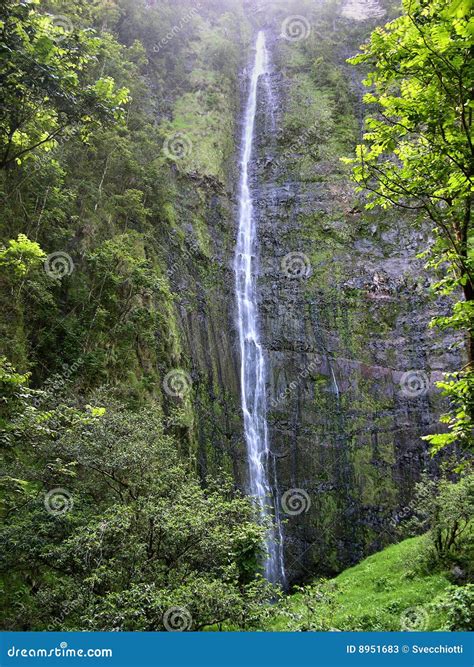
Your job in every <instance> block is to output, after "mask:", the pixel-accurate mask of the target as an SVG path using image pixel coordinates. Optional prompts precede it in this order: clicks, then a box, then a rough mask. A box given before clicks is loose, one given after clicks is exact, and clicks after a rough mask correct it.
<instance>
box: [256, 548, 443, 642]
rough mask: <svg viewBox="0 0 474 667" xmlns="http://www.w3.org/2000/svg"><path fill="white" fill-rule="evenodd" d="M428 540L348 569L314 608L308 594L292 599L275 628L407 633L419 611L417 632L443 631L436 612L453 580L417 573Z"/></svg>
mask: <svg viewBox="0 0 474 667" xmlns="http://www.w3.org/2000/svg"><path fill="white" fill-rule="evenodd" d="M423 540H424V538H423V537H415V538H411V539H408V540H404V541H403V542H401V543H400V544H395V545H393V546H390V547H388V548H387V549H384V550H383V551H381V552H379V553H376V554H373V555H372V556H369V558H366V559H365V560H364V561H362V562H361V563H359V564H358V565H356V566H354V567H351V568H350V569H348V570H345V571H344V572H342V573H341V574H340V575H339V576H338V577H336V578H335V579H333V580H332V581H330V582H327V583H326V584H323V585H322V586H321V588H320V589H318V590H319V591H320V592H319V594H317V595H316V596H313V597H312V602H311V609H309V608H308V605H307V604H306V601H307V599H308V598H307V596H306V595H305V594H303V593H297V594H295V595H293V596H291V597H290V598H288V600H287V601H286V602H285V604H284V609H282V613H281V614H279V615H278V616H277V618H276V619H274V620H273V622H272V623H271V626H270V627H269V629H271V630H289V629H293V627H288V626H289V624H290V625H292V624H293V623H294V622H295V620H296V622H297V623H300V624H301V623H303V625H305V626H306V625H308V629H319V628H318V627H315V626H318V625H321V628H320V629H325V628H326V627H327V628H337V629H340V630H369V629H370V630H401V629H403V624H404V616H403V614H404V612H406V610H407V609H413V608H416V609H415V610H414V612H415V614H418V616H417V618H419V619H420V620H419V621H417V622H418V623H419V624H420V627H418V626H417V627H414V628H413V629H419V630H440V629H442V626H443V621H444V618H443V614H442V613H440V611H439V610H438V609H436V599H437V598H438V597H439V596H440V594H442V593H443V592H444V591H445V589H446V588H447V586H449V581H448V579H447V578H446V576H445V574H444V573H432V574H429V575H427V576H421V575H419V574H415V573H414V572H413V569H412V568H413V566H414V564H415V562H416V560H417V557H418V556H419V554H420V553H421V551H422V545H423ZM421 626H422V627H421Z"/></svg>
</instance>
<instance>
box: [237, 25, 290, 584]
mask: <svg viewBox="0 0 474 667" xmlns="http://www.w3.org/2000/svg"><path fill="white" fill-rule="evenodd" d="M267 73H268V52H267V49H266V45H265V34H264V32H263V31H260V32H259V33H258V37H257V43H256V53H255V61H254V65H253V68H252V72H251V79H250V89H249V94H248V100H247V105H246V108H245V116H244V126H243V133H242V146H241V151H242V156H241V162H240V198H239V229H238V237H237V245H236V253H235V264H234V270H235V280H236V296H237V316H238V330H239V341H240V354H241V366H240V383H241V396H242V410H243V415H244V430H245V442H246V445H247V456H248V464H249V487H250V488H249V491H250V494H251V495H252V496H253V497H254V498H255V500H256V503H257V507H258V512H259V515H260V516H259V518H260V520H261V521H262V522H263V523H267V524H269V528H268V530H267V533H266V540H265V542H266V545H265V546H266V557H265V564H264V567H265V576H266V578H267V579H268V580H269V581H271V582H273V583H281V584H283V585H284V583H285V570H284V563H283V545H282V538H283V535H282V525H281V521H280V516H279V498H278V486H277V484H276V474H275V465H274V460H272V457H271V454H270V448H269V441H268V425H267V418H266V412H267V404H266V394H265V375H266V373H265V358H264V354H263V350H262V345H261V342H260V336H259V328H258V314H257V293H256V277H255V273H256V266H255V263H256V242H257V239H256V222H255V218H254V214H253V202H252V195H251V193H250V186H249V166H250V160H251V157H252V148H253V140H254V130H255V115H256V111H257V91H258V82H259V79H260V77H261V76H264V75H266V74H267Z"/></svg>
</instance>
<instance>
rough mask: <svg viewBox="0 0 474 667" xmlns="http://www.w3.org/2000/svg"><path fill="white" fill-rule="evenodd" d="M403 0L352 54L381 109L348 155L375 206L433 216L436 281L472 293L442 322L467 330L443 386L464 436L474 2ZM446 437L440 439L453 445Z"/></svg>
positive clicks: (472, 313) (470, 342)
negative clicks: (454, 370) (459, 365)
mask: <svg viewBox="0 0 474 667" xmlns="http://www.w3.org/2000/svg"><path fill="white" fill-rule="evenodd" d="M403 8H404V13H403V15H402V16H401V17H399V18H397V19H395V20H394V21H392V22H390V23H388V24H387V25H385V26H384V27H378V28H376V29H375V31H374V32H373V33H372V35H371V39H370V41H369V42H368V43H367V44H365V45H364V46H363V47H362V53H361V54H359V55H357V56H356V57H354V58H352V59H351V60H350V62H351V63H353V64H361V63H365V64H368V65H370V66H371V67H373V68H374V69H373V71H372V72H371V73H370V74H369V75H368V77H367V79H366V81H365V84H366V86H368V87H370V89H371V90H370V92H369V93H368V94H367V95H366V96H365V102H366V103H367V104H369V105H374V106H376V111H375V112H374V113H373V114H372V115H370V116H369V117H368V118H367V120H366V125H367V129H368V131H367V132H366V133H365V134H364V137H363V143H362V144H360V145H359V146H357V149H356V157H355V158H354V159H350V160H346V162H349V163H352V164H353V165H354V171H353V174H354V179H355V181H356V182H357V183H358V185H359V190H365V191H366V192H367V197H368V203H367V208H373V207H375V206H377V205H379V206H381V207H383V208H390V207H397V208H400V209H405V210H407V211H411V212H414V213H416V214H419V215H415V216H414V220H415V221H416V222H415V224H417V223H418V222H419V221H420V219H425V220H426V218H428V219H429V220H430V221H431V222H432V223H434V233H435V242H434V244H433V245H432V246H431V248H429V249H428V251H427V253H426V254H427V255H428V256H429V258H430V261H429V264H430V266H431V267H432V268H435V269H438V270H439V269H441V270H442V271H443V272H444V275H443V277H442V279H441V280H440V281H439V282H438V283H437V285H436V288H437V289H438V290H439V291H440V292H442V293H444V294H447V293H453V292H454V293H456V292H457V291H458V290H459V289H460V288H461V289H462V291H463V293H464V300H463V301H460V302H458V303H457V304H456V305H455V307H454V310H453V313H452V315H451V316H450V317H442V318H437V319H436V320H435V324H437V325H440V326H442V327H454V328H456V329H459V330H464V331H465V332H467V353H468V365H467V367H466V368H465V369H463V371H462V372H461V373H459V374H458V375H457V376H456V377H454V378H453V382H452V383H445V386H444V387H443V388H444V389H445V391H446V392H447V394H448V395H449V396H451V397H452V398H453V403H454V404H455V410H456V413H457V415H459V419H458V417H457V416H456V415H455V416H454V418H453V419H450V418H449V417H448V418H445V421H448V422H449V423H450V427H451V429H452V431H453V432H454V431H457V436H456V438H458V436H461V440H467V439H469V438H470V437H472V425H473V423H472V419H473V409H472V408H473V401H472V397H471V396H470V392H468V393H467V394H466V391H465V390H466V388H467V389H469V390H471V389H472V384H473V383H472V379H471V374H472V372H473V363H474V335H473V322H474V257H473V246H472V244H473V240H474V239H473V221H472V185H473V182H472V178H473V169H474V148H473V139H472V136H471V127H472V110H473V106H474V105H473V101H472V90H473V85H474V63H473V60H472V46H473V41H474V40H473V37H472V30H471V28H472V17H471V13H470V12H471V10H470V3H469V2H466V1H465V0H435V1H431V0H430V1H429V2H428V1H427V0H404V2H403ZM458 381H459V382H462V383H463V386H462V387H459V385H458V384H457V383H458ZM448 384H449V385H450V386H448ZM466 420H467V423H465V422H466ZM437 437H438V442H437V443H436V445H437V446H443V445H444V444H447V442H448V440H446V441H443V442H440V441H439V438H440V437H441V436H437ZM451 440H452V438H451Z"/></svg>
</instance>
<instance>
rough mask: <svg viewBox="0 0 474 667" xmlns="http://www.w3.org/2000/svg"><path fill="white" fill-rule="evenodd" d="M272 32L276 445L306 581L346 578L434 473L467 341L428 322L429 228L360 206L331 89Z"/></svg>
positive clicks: (266, 133)
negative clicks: (446, 404) (449, 373)
mask: <svg viewBox="0 0 474 667" xmlns="http://www.w3.org/2000/svg"><path fill="white" fill-rule="evenodd" d="M338 21H339V25H340V26H341V30H342V33H341V35H342V36H343V37H344V39H342V40H341V44H340V46H339V45H338V44H337V42H338V40H337V29H336V34H335V35H334V37H333V38H332V50H331V57H332V59H333V60H332V63H331V65H332V67H333V70H334V71H335V72H336V74H337V75H338V77H340V78H338V77H335V76H334V81H335V84H336V85H341V84H340V82H341V81H342V85H343V86H344V87H345V88H346V92H347V94H348V95H349V96H350V98H351V100H352V105H353V117H354V118H356V117H357V116H358V115H359V116H360V115H361V114H360V113H359V110H360V108H361V99H360V90H361V86H360V81H358V80H357V79H355V78H354V74H350V75H349V73H348V68H347V66H346V65H345V62H344V60H345V57H347V55H350V49H351V48H352V49H353V51H352V53H355V51H356V45H357V43H352V44H351V32H350V31H351V29H352V26H351V24H350V23H349V22H346V23H345V24H344V19H343V18H340V17H338ZM371 27H373V23H372V24H370V23H369V24H367V26H366V29H367V30H369V29H370V28H371ZM344 29H345V32H344ZM269 34H270V35H271V43H272V53H273V61H274V68H275V73H274V74H273V75H272V77H271V92H272V94H271V96H268V95H266V94H265V87H264V85H263V84H262V90H261V96H260V99H261V103H260V107H259V118H258V130H257V134H258V154H257V156H256V164H255V170H254V180H253V184H254V197H255V201H256V211H257V215H258V228H259V241H260V248H259V255H260V276H259V295H260V313H261V320H262V328H263V343H264V347H265V349H266V350H267V357H268V396H269V403H270V413H269V422H270V434H271V437H270V440H271V446H272V452H273V455H274V456H275V459H276V466H277V472H278V479H279V485H280V491H281V493H284V492H286V496H285V497H284V500H283V506H282V510H283V512H284V513H286V526H285V533H286V564H287V569H288V573H289V578H290V580H293V581H295V580H301V579H304V578H310V577H314V576H315V574H322V575H329V574H332V573H334V572H337V571H339V570H340V569H341V568H343V567H346V566H348V565H350V564H353V563H355V562H357V561H358V560H360V559H361V558H362V557H363V556H365V555H367V554H368V553H370V552H373V551H376V550H379V549H381V548H383V547H384V546H385V545H386V544H387V543H389V542H390V541H394V540H395V539H396V528H397V524H398V520H399V518H400V516H402V515H403V514H404V513H406V505H407V504H408V503H409V501H410V498H411V495H412V491H413V484H414V483H415V481H416V480H417V479H418V478H419V475H420V473H421V471H422V470H423V469H425V468H427V467H428V468H430V467H431V468H433V466H434V465H435V464H434V463H433V462H432V460H431V457H430V455H429V453H428V452H427V448H426V446H425V444H424V443H423V441H422V440H421V436H423V435H426V434H427V433H431V432H434V431H436V430H437V429H439V424H438V418H439V413H440V409H441V405H440V397H439V394H438V390H437V389H436V387H435V386H434V382H435V381H436V380H437V379H440V378H441V371H444V370H450V369H453V368H455V367H456V366H457V365H458V364H459V361H460V360H459V352H456V351H453V350H452V349H451V348H452V346H453V343H454V342H455V341H453V340H452V339H451V338H449V337H446V336H443V335H440V334H439V332H436V331H435V330H432V329H429V327H428V324H429V321H430V320H431V318H432V317H433V316H434V315H435V314H437V313H439V311H440V309H441V310H443V309H444V307H445V306H446V304H443V303H442V302H440V301H438V302H434V301H433V297H432V296H431V295H430V293H429V290H428V287H429V279H426V278H425V277H424V276H425V275H426V274H425V272H423V271H422V267H423V261H422V260H418V259H416V254H417V252H419V251H421V250H423V249H425V248H426V244H427V242H428V241H429V229H427V228H426V227H424V226H423V224H421V225H420V227H419V228H418V229H416V227H415V226H414V225H413V220H410V219H409V218H407V217H406V216H404V215H401V214H400V212H398V211H392V212H380V211H374V212H370V213H367V212H365V211H364V210H363V203H362V202H361V197H360V196H357V195H356V194H355V193H354V191H353V188H352V185H351V183H350V180H349V177H348V173H347V170H345V169H344V168H343V166H342V165H341V163H340V161H339V157H340V155H344V154H346V155H348V154H350V152H347V146H348V144H347V142H346V143H345V144H344V143H343V144H342V146H341V145H337V138H338V133H339V134H340V133H341V123H340V120H339V119H338V118H337V111H338V107H337V104H336V106H334V105H333V106H332V107H331V106H330V105H329V104H328V106H327V109H326V110H325V109H324V108H322V106H321V104H323V103H324V102H327V99H328V98H327V97H326V98H325V95H326V92H327V90H328V87H327V86H326V88H325V89H324V90H325V91H326V92H324V91H323V92H322V93H321V95H320V97H319V98H318V90H317V83H314V84H313V85H314V91H308V89H307V82H308V81H310V80H311V79H312V78H314V61H313V62H311V60H310V59H309V58H308V55H307V53H305V51H304V47H301V45H300V44H293V43H291V42H288V41H287V40H284V39H282V38H281V36H280V33H279V32H278V31H275V30H274V29H272V28H270V32H269ZM359 36H360V28H359V27H358V28H357V31H356V37H359ZM352 37H353V36H352ZM353 39H354V37H353ZM291 49H294V51H293V52H291ZM348 50H349V53H347V51H348ZM311 57H314V54H313V53H312V54H311ZM334 92H336V91H334ZM339 92H340V91H339ZM312 94H314V95H315V97H314V99H309V101H307V100H308V96H309V98H310V97H311V95H312ZM272 98H273V103H272ZM318 99H319V101H320V102H321V104H320V105H319V106H318ZM295 100H297V101H298V104H300V113H301V117H302V118H307V116H308V113H309V112H312V113H314V121H315V123H316V132H314V131H312V129H311V126H308V124H307V125H306V128H305V127H301V126H300V128H299V135H298V136H297V137H296V138H295V137H293V138H291V137H289V129H290V130H291V127H292V126H291V123H292V122H293V121H294V116H295V110H294V108H293V107H294V104H295ZM272 104H273V105H274V108H270V107H271V105H272ZM324 111H326V112H327V113H328V114H329V115H330V118H329V122H328V123H326V126H327V130H326V131H325V135H324V136H323V137H319V139H318V136H317V134H318V128H319V127H320V123H322V122H324V120H325V118H324V113H323V112H324ZM297 113H298V110H297ZM272 114H274V115H275V122H276V127H277V131H276V133H275V132H273V130H272V127H271V123H269V118H270V117H271V115H272ZM331 114H332V115H331ZM359 132H360V127H359V126H357V124H356V127H355V131H354V133H353V137H354V138H356V137H357V134H358V133H359ZM352 145H353V139H352Z"/></svg>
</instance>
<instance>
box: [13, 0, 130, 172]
mask: <svg viewBox="0 0 474 667" xmlns="http://www.w3.org/2000/svg"><path fill="white" fill-rule="evenodd" d="M37 5H38V3H37V2H36V1H35V0H22V1H21V2H14V1H13V0H7V1H6V2H5V3H2V6H1V8H0V72H1V74H0V88H1V91H2V92H1V104H0V169H4V168H6V167H10V166H11V165H14V164H18V163H19V162H21V160H23V159H25V158H26V157H27V156H28V155H29V154H30V153H31V152H32V151H35V150H38V149H42V150H50V149H51V147H52V146H53V145H54V142H55V141H57V140H58V138H59V137H60V136H61V135H62V134H63V133H64V132H65V131H66V130H67V129H70V128H71V127H72V126H75V127H76V128H77V130H78V132H80V133H82V135H83V136H85V135H87V132H88V128H90V126H93V125H97V124H100V123H102V122H105V121H107V120H111V119H114V118H117V117H118V115H119V114H120V112H121V109H122V105H123V104H124V103H125V102H126V101H127V91H126V90H125V89H120V90H116V89H115V85H114V81H113V79H111V78H110V77H100V78H97V79H95V78H94V77H91V76H90V74H91V70H92V69H93V67H94V65H95V62H96V53H97V51H98V47H99V43H100V40H98V39H97V38H96V37H95V36H94V34H93V31H90V30H88V31H86V30H78V29H76V30H74V29H73V27H72V24H71V26H69V25H62V24H61V23H58V22H54V21H53V17H52V16H49V15H48V14H42V13H40V12H39V11H38V6H37Z"/></svg>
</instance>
